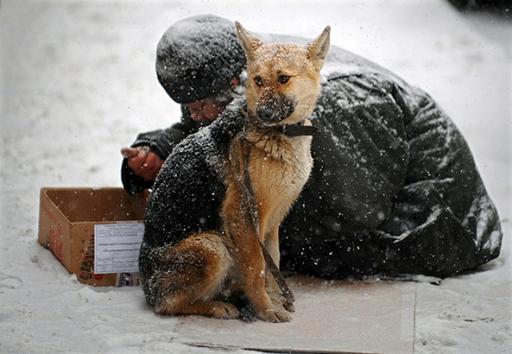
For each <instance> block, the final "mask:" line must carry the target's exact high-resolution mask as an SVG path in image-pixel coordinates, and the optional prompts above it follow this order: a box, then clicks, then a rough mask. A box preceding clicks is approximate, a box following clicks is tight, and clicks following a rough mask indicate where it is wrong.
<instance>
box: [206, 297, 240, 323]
mask: <svg viewBox="0 0 512 354" xmlns="http://www.w3.org/2000/svg"><path fill="white" fill-rule="evenodd" d="M211 316H212V317H214V318H222V319H233V318H240V311H238V309H237V308H236V307H235V306H233V305H232V304H229V303H227V302H221V301H216V302H215V303H214V305H213V306H212V308H211Z"/></svg>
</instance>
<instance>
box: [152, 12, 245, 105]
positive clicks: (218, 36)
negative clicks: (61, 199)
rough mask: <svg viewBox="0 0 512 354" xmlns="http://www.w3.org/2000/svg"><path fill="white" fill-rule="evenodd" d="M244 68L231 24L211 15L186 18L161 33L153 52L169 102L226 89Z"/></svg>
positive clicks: (184, 100) (208, 94)
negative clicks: (155, 49)
mask: <svg viewBox="0 0 512 354" xmlns="http://www.w3.org/2000/svg"><path fill="white" fill-rule="evenodd" d="M244 66H245V55H244V52H243V50H242V47H241V46H240V44H239V42H238V39H237V36H236V34H235V28H234V24H233V22H232V21H229V20H226V19H224V18H222V17H218V16H213V15H200V16H194V17H189V18H186V19H184V20H182V21H179V22H177V23H175V24H173V25H172V26H171V27H169V29H168V30H167V31H166V32H165V33H164V35H163V36H162V38H161V39H160V42H159V43H158V48H157V52H156V73H157V76H158V80H159V81H160V83H161V84H162V86H163V87H164V89H165V91H167V93H168V94H169V96H171V98H172V99H173V100H174V101H176V102H178V103H189V102H193V101H197V100H201V99H203V98H206V97H209V96H214V95H216V94H217V93H219V92H222V91H224V90H226V88H228V87H229V85H230V82H231V80H232V79H233V78H236V77H237V76H238V75H240V73H241V71H242V68H243V67H244Z"/></svg>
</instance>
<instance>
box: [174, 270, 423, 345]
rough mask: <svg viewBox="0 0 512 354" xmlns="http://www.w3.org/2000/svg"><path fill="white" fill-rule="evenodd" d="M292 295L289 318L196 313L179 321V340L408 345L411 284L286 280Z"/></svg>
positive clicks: (411, 342) (411, 339)
mask: <svg viewBox="0 0 512 354" xmlns="http://www.w3.org/2000/svg"><path fill="white" fill-rule="evenodd" d="M288 282H289V285H290V287H291V288H292V289H293V291H294V293H295V297H296V303H295V308H296V312H295V313H294V314H293V320H292V321H291V322H289V323H279V324H274V323H266V322H262V321H256V322H252V323H245V322H242V321H238V320H216V319H210V318H202V317H196V316H190V317H184V318H182V319H180V320H179V323H178V326H177V328H176V334H178V338H177V340H178V341H179V342H181V343H185V344H189V345H193V346H204V347H215V348H219V347H220V348H243V349H251V350H259V351H263V352H284V353H393V354H401V353H404V354H406V353H407V354H410V353H412V352H413V348H414V326H415V320H414V312H415V302H416V288H417V284H416V283H404V282H388V281H377V282H371V283H365V282H347V281H334V282H332V281H323V280H319V279H311V278H297V277H295V278H292V279H290V278H289V279H288Z"/></svg>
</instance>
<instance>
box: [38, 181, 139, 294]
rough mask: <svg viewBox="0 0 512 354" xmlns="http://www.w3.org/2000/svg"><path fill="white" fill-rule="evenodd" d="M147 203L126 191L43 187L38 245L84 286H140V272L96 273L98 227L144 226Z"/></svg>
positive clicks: (118, 189) (117, 189) (119, 189)
mask: <svg viewBox="0 0 512 354" xmlns="http://www.w3.org/2000/svg"><path fill="white" fill-rule="evenodd" d="M146 203H147V194H144V195H142V194H141V195H138V196H135V197H132V196H130V195H128V194H127V193H126V192H125V191H124V190H123V189H122V188H99V189H93V188H42V189H41V193H40V208H39V236H38V242H39V243H40V244H41V245H42V246H44V247H46V248H48V249H50V250H51V251H52V253H53V254H54V255H55V257H56V258H57V259H58V260H59V261H60V262H61V263H62V264H63V265H64V267H65V268H66V269H67V270H68V271H69V272H70V273H74V274H76V276H77V278H78V280H79V281H80V282H82V283H84V284H89V285H94V286H123V285H137V284H138V274H136V273H112V274H95V273H94V260H95V240H94V238H95V225H103V224H104V225H105V226H104V227H106V226H108V225H107V224H115V225H119V224H126V226H128V227H129V224H133V223H142V220H143V218H144V210H145V208H146ZM134 226H140V224H139V225H134ZM96 227H97V226H96ZM139 228H140V227H139Z"/></svg>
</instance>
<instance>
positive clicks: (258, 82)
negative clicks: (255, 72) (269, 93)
mask: <svg viewBox="0 0 512 354" xmlns="http://www.w3.org/2000/svg"><path fill="white" fill-rule="evenodd" d="M254 83H255V84H256V86H258V87H261V86H263V79H262V78H261V76H255V77H254Z"/></svg>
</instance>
